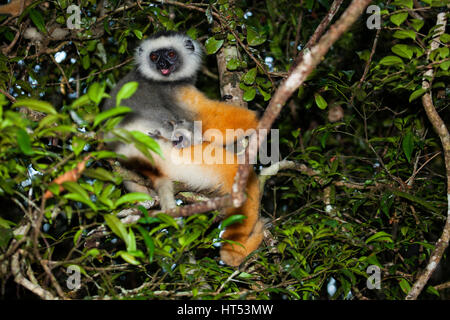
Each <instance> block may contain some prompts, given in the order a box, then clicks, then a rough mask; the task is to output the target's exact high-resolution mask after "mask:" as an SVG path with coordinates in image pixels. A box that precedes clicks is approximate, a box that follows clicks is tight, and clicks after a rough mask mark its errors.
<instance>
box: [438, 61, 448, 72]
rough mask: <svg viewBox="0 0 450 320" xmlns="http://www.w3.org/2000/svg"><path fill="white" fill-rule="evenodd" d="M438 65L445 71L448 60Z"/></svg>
mask: <svg viewBox="0 0 450 320" xmlns="http://www.w3.org/2000/svg"><path fill="white" fill-rule="evenodd" d="M439 67H440V68H441V69H442V70H444V71H447V70H448V69H449V67H450V61H444V62H442V63H441V64H439Z"/></svg>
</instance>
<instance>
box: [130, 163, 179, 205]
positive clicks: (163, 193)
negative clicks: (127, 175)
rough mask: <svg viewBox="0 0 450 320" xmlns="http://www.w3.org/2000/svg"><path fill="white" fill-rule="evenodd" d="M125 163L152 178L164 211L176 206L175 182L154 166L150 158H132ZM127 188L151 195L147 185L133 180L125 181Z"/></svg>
mask: <svg viewBox="0 0 450 320" xmlns="http://www.w3.org/2000/svg"><path fill="white" fill-rule="evenodd" d="M125 165H126V166H127V167H128V168H129V169H131V170H134V171H137V172H139V173H140V174H142V175H143V176H145V177H147V178H148V179H150V181H151V182H152V185H153V189H154V190H155V191H156V193H157V194H158V197H159V203H160V206H161V210H162V211H166V210H168V209H173V208H175V207H176V202H175V195H174V190H173V182H172V180H170V179H169V178H168V177H166V176H165V175H164V174H162V173H161V172H160V171H159V170H157V169H156V168H155V167H153V166H152V165H151V164H150V163H148V160H146V159H139V158H131V159H128V161H127V162H126V163H125ZM124 184H125V188H126V189H127V190H128V191H129V192H143V193H148V194H150V195H151V193H150V192H149V190H148V189H147V187H145V186H141V185H138V184H137V183H135V182H132V181H125V182H124Z"/></svg>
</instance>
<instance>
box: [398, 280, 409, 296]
mask: <svg viewBox="0 0 450 320" xmlns="http://www.w3.org/2000/svg"><path fill="white" fill-rule="evenodd" d="M399 285H400V288H401V289H402V291H403V292H404V293H408V292H409V291H410V290H411V285H410V284H409V283H408V281H406V280H405V279H402V280H400V282H399Z"/></svg>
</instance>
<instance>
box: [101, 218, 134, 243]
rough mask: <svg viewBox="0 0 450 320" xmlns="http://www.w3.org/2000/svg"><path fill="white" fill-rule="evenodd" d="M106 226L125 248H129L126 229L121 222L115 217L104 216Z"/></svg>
mask: <svg viewBox="0 0 450 320" xmlns="http://www.w3.org/2000/svg"><path fill="white" fill-rule="evenodd" d="M103 218H104V219H105V222H106V224H107V225H108V227H109V228H110V229H111V231H112V232H114V234H115V235H116V236H118V237H119V238H120V239H122V240H123V241H124V242H125V245H126V247H127V248H128V247H129V243H130V239H129V236H128V232H127V229H126V228H125V225H124V224H123V223H122V221H120V220H119V218H117V217H116V216H115V215H112V214H105V215H104V217H103Z"/></svg>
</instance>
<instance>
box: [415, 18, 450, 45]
mask: <svg viewBox="0 0 450 320" xmlns="http://www.w3.org/2000/svg"><path fill="white" fill-rule="evenodd" d="M420 21H422V20H420ZM440 40H441V41H442V42H443V43H448V42H450V34H448V33H443V34H441V36H440Z"/></svg>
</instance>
